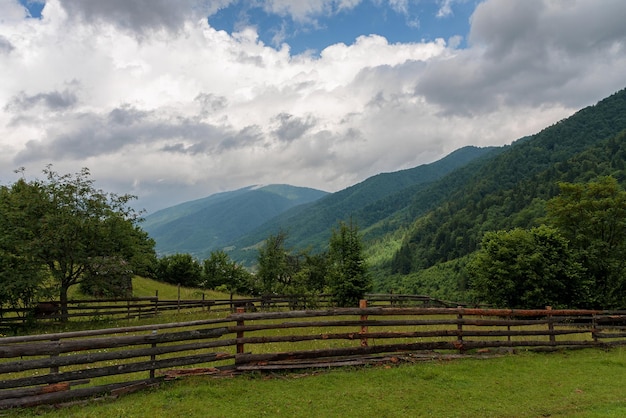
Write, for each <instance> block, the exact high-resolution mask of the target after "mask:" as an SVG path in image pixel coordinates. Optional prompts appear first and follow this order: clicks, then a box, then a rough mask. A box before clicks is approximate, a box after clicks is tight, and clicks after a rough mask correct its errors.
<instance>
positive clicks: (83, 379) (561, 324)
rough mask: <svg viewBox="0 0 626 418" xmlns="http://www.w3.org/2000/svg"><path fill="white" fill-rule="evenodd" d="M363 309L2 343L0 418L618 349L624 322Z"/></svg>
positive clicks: (602, 317) (593, 314) (591, 315)
mask: <svg viewBox="0 0 626 418" xmlns="http://www.w3.org/2000/svg"><path fill="white" fill-rule="evenodd" d="M365 306H366V305H362V307H361V308H344V309H327V310H315V311H314V310H309V311H289V312H284V311H283V312H253V313H245V312H243V308H240V312H238V313H235V314H231V315H229V316H227V317H225V318H218V319H206V320H198V321H191V322H182V323H171V324H158V325H145V326H135V327H125V328H114V329H103V330H90V331H80V332H66V333H55V334H45V335H32V336H21V337H4V338H0V408H11V407H18V406H19V407H23V406H32V405H37V404H43V403H59V402H67V401H69V400H70V399H75V398H85V397H92V396H96V395H100V394H105V393H106V394H109V395H113V396H115V395H119V394H121V393H125V392H128V391H132V390H135V389H137V388H141V387H145V386H146V385H149V384H152V383H155V382H158V381H160V380H162V379H164V378H166V377H167V376H175V375H180V374H185V373H187V372H193V373H198V372H202V373H224V372H233V371H249V370H265V369H270V370H271V369H286V368H287V369H289V368H294V369H302V368H307V367H329V366H335V365H345V364H356V363H363V362H369V361H381V359H384V358H389V356H394V358H397V357H399V356H405V357H407V358H408V357H411V356H419V355H427V356H434V355H442V354H445V353H449V354H451V353H467V352H473V351H474V350H479V351H486V350H497V349H500V348H506V349H512V348H522V349H550V350H552V349H566V348H580V347H597V346H603V347H606V346H614V345H624V344H626V312H605V311H582V310H577V311H573V310H551V309H545V310H504V309H495V310H494V309H469V308H395V307H393V308H392V307H365ZM190 367H193V368H191V369H190ZM181 368H183V369H181Z"/></svg>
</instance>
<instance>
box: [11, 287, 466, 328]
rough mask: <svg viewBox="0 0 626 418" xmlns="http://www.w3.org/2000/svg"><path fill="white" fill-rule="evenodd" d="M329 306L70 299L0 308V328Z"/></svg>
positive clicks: (373, 300)
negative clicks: (64, 313) (193, 312)
mask: <svg viewBox="0 0 626 418" xmlns="http://www.w3.org/2000/svg"><path fill="white" fill-rule="evenodd" d="M366 297H367V299H368V301H369V303H370V306H392V307H398V306H422V307H431V306H440V307H453V306H458V304H456V303H453V302H446V301H442V300H439V299H434V298H431V297H429V296H422V295H403V294H367V295H366ZM330 306H332V301H331V298H330V295H326V294H322V295H315V296H310V295H266V296H259V297H250V298H237V299H205V297H204V295H203V296H202V298H201V299H187V300H184V299H160V298H159V297H158V295H157V296H151V297H134V298H127V299H84V300H70V301H69V302H68V306H67V308H68V314H67V316H66V317H65V318H62V316H61V313H60V302H58V301H43V302H40V303H39V304H38V305H37V306H35V307H34V308H0V328H12V327H13V328H14V327H16V326H18V325H22V324H29V323H33V322H37V321H51V320H60V319H67V320H97V319H134V318H145V317H149V316H155V315H158V314H159V313H163V312H166V311H174V310H176V311H178V312H180V311H188V310H196V311H204V310H214V311H229V312H235V310H236V309H237V308H238V307H243V308H245V309H246V311H259V310H260V311H268V310H281V309H288V310H297V309H319V308H324V307H330Z"/></svg>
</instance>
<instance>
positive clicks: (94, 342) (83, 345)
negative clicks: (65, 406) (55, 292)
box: [0, 327, 230, 358]
mask: <svg viewBox="0 0 626 418" xmlns="http://www.w3.org/2000/svg"><path fill="white" fill-rule="evenodd" d="M228 333H230V331H229V330H228V328H227V327H220V328H208V329H198V330H191V331H181V332H170V333H164V334H146V335H133V336H124V337H104V338H89V339H87V338H85V339H77V340H61V341H51V342H39V343H35V344H15V345H10V346H3V345H0V358H13V357H22V356H41V355H49V354H50V353H68V352H73V351H83V350H95V349H105V348H119V347H127V346H129V345H142V344H153V343H159V344H162V343H166V342H176V341H185V340H194V339H195V340H197V339H203V338H219V337H221V336H223V335H225V334H228Z"/></svg>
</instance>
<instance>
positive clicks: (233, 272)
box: [203, 250, 252, 299]
mask: <svg viewBox="0 0 626 418" xmlns="http://www.w3.org/2000/svg"><path fill="white" fill-rule="evenodd" d="M203 267H204V269H203V270H204V272H203V273H204V281H203V287H205V288H207V289H216V288H217V289H220V288H222V289H225V290H226V291H228V292H229V293H230V297H231V299H232V297H233V295H234V294H235V293H247V294H250V293H252V289H251V287H250V286H251V275H250V273H248V272H247V271H246V269H244V268H243V267H242V266H239V265H237V263H236V262H235V261H232V260H231V259H230V257H229V256H228V254H226V252H224V251H222V250H218V251H212V252H211V255H210V256H209V258H208V259H206V260H204V262H203Z"/></svg>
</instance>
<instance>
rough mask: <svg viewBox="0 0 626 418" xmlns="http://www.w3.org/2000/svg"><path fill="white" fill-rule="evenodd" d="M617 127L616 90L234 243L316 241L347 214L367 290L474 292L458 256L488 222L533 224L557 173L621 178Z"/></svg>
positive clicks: (621, 119)
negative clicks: (511, 136)
mask: <svg viewBox="0 0 626 418" xmlns="http://www.w3.org/2000/svg"><path fill="white" fill-rule="evenodd" d="M625 130H626V90H622V91H620V92H617V93H615V94H614V95H612V96H610V97H608V98H606V99H604V100H602V101H600V102H599V103H598V104H596V105H594V106H590V107H587V108H585V109H582V110H580V111H579V112H577V113H576V114H574V115H572V116H571V117H569V118H567V119H565V120H562V121H560V122H558V123H556V124H554V125H553V126H550V127H548V128H546V129H544V130H542V131H541V132H539V133H537V134H535V135H533V136H529V137H524V138H521V139H519V140H517V141H515V142H514V143H513V144H512V145H510V146H505V147H501V148H495V149H488V150H482V152H481V153H480V154H479V155H473V158H467V159H466V160H465V161H463V163H461V164H459V165H458V166H456V167H454V168H453V169H450V170H449V171H448V172H440V176H439V177H438V178H437V177H436V176H434V177H430V178H428V177H427V176H424V177H420V178H421V179H422V180H423V181H415V180H414V183H412V184H410V183H404V184H401V185H396V186H395V188H394V187H392V186H391V185H392V184H393V183H394V181H395V180H396V179H394V178H393V177H388V178H387V180H388V181H387V182H381V180H383V179H377V180H376V181H378V182H379V183H378V184H377V186H379V187H380V188H383V189H387V190H389V193H387V194H386V195H375V194H374V193H373V192H372V190H375V189H376V187H374V188H372V189H368V190H367V192H368V193H372V195H371V197H372V198H371V200H370V201H366V200H357V201H358V203H359V204H358V205H351V204H350V203H349V202H350V199H349V198H348V197H349V196H351V192H352V190H351V189H346V190H345V191H342V192H338V193H334V194H332V195H329V196H326V197H325V198H323V199H320V200H319V201H317V202H314V203H312V204H309V205H307V206H302V207H297V208H294V209H292V210H290V211H287V212H285V214H283V215H281V216H279V217H277V218H275V219H273V220H272V221H271V222H269V223H268V224H265V225H263V226H262V227H261V228H260V229H259V230H258V231H255V232H254V233H253V234H251V235H250V236H248V237H245V239H242V240H239V241H237V242H236V244H235V247H237V249H240V248H241V247H242V244H247V245H249V248H250V250H253V249H254V248H255V247H254V243H255V242H260V240H262V239H263V238H262V237H263V234H265V235H266V236H267V234H269V233H271V232H272V231H273V230H276V229H277V228H284V229H286V230H287V231H288V232H289V236H290V238H291V241H290V244H291V246H292V247H294V248H315V241H314V240H313V239H312V237H315V236H319V235H320V234H327V233H328V232H327V231H328V229H329V228H328V226H324V227H322V225H332V223H333V222H336V221H337V217H343V219H348V218H350V217H351V218H352V219H354V220H355V221H356V222H357V223H358V224H359V227H360V229H361V230H362V232H363V234H364V235H363V238H364V246H365V251H366V252H367V254H368V256H369V260H368V263H369V265H370V268H371V271H372V274H373V277H374V286H375V290H377V291H395V292H409V293H423V294H429V295H431V296H436V297H441V298H445V299H451V300H458V301H468V300H471V299H472V297H473V294H472V292H469V291H468V290H470V289H469V278H468V275H467V272H466V264H467V262H468V260H469V259H470V258H471V255H472V254H473V253H474V252H475V251H476V250H477V249H478V248H479V247H480V243H481V240H482V238H483V236H484V235H485V233H486V232H489V231H498V230H510V229H513V228H531V227H534V226H539V225H541V224H542V223H543V219H544V216H545V214H546V212H545V203H546V201H548V200H549V199H551V198H553V197H555V196H556V195H557V194H558V192H559V186H558V183H559V182H572V183H585V182H589V181H593V180H594V179H597V178H598V177H600V176H613V177H614V178H616V179H617V180H618V182H619V183H624V181H625V180H626V173H625V172H624V165H625V164H626V141H625V135H626V133H625ZM364 183H365V184H366V185H368V184H369V185H371V184H374V183H370V182H367V183H366V182H364ZM357 190H358V189H357ZM364 194H365V193H364ZM357 196H359V195H358V194H357ZM328 203H332V204H328ZM342 209H343V210H342ZM331 218H332V219H331ZM320 241H321V240H320ZM231 254H232V255H233V256H234V258H237V257H241V253H238V252H237V251H235V252H233V253H231ZM251 254H253V252H251ZM242 259H245V257H242Z"/></svg>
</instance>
